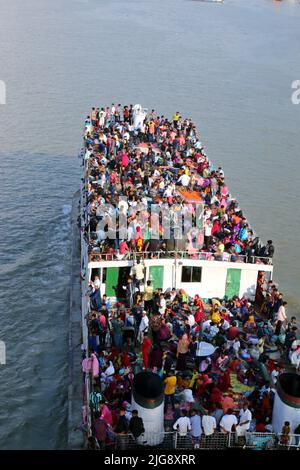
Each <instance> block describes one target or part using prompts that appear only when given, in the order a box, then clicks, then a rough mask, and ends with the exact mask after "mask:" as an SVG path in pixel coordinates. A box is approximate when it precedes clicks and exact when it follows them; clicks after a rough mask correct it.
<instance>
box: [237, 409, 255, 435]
mask: <svg viewBox="0 0 300 470" xmlns="http://www.w3.org/2000/svg"><path fill="white" fill-rule="evenodd" d="M251 420H252V413H251V411H250V410H249V408H248V403H244V405H243V408H242V409H241V411H240V419H239V425H238V426H237V427H236V433H237V436H238V437H239V436H244V435H245V433H246V432H247V431H249V428H250V423H251Z"/></svg>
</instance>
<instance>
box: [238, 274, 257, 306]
mask: <svg viewBox="0 0 300 470" xmlns="http://www.w3.org/2000/svg"><path fill="white" fill-rule="evenodd" d="M257 274H258V272H257V271H253V270H248V269H245V270H244V269H242V272H241V284H240V294H239V295H240V297H243V296H245V297H247V298H248V299H250V300H254V298H255V292H256V283H257Z"/></svg>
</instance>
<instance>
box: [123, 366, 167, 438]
mask: <svg viewBox="0 0 300 470" xmlns="http://www.w3.org/2000/svg"><path fill="white" fill-rule="evenodd" d="M131 409H132V410H137V411H138V413H139V417H140V418H142V420H143V422H144V428H145V433H144V434H143V436H141V437H140V438H139V439H138V440H139V443H140V444H145V445H150V446H157V445H159V444H160V443H161V442H162V441H163V440H164V387H163V381H162V379H161V377H160V376H159V375H158V374H154V373H153V372H148V371H147V372H146V371H145V372H140V373H139V374H137V375H136V376H135V378H134V381H133V393H132V401H131Z"/></svg>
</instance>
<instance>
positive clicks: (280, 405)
mask: <svg viewBox="0 0 300 470" xmlns="http://www.w3.org/2000/svg"><path fill="white" fill-rule="evenodd" d="M285 421H289V423H290V428H291V433H293V432H294V429H295V428H296V427H297V426H298V425H299V424H300V375H297V374H295V373H290V372H288V373H283V374H281V375H280V376H279V377H278V380H277V390H276V394H275V400H274V407H273V420H272V426H273V430H274V432H276V433H280V432H281V430H282V426H283V425H284V422H285Z"/></svg>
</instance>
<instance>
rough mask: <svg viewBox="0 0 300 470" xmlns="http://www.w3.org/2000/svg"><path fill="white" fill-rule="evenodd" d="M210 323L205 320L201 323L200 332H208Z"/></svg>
mask: <svg viewBox="0 0 300 470" xmlns="http://www.w3.org/2000/svg"><path fill="white" fill-rule="evenodd" d="M211 324H212V321H211V320H206V321H205V322H203V323H202V332H203V333H204V332H205V331H209V330H210V327H211Z"/></svg>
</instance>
